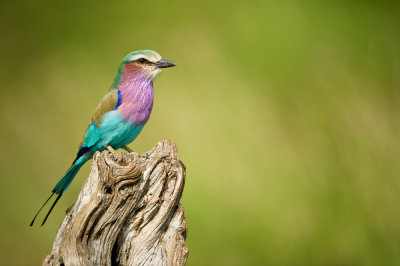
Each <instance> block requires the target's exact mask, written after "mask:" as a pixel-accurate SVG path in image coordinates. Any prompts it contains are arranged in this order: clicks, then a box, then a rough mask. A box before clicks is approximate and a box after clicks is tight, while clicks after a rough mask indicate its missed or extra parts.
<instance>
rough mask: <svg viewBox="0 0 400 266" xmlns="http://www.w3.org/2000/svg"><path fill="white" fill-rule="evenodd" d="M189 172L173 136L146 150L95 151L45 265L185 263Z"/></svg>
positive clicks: (186, 254) (186, 253)
mask: <svg viewBox="0 0 400 266" xmlns="http://www.w3.org/2000/svg"><path fill="white" fill-rule="evenodd" d="M185 171H186V170H185V166H184V164H183V163H182V162H181V160H180V159H179V157H178V153H177V149H176V146H175V144H173V143H172V142H171V141H169V140H163V141H160V142H159V143H158V144H157V145H156V146H155V147H154V148H153V149H152V150H151V151H149V152H147V153H146V154H145V155H139V154H135V153H129V154H128V153H117V154H116V156H114V155H113V154H112V153H110V152H109V151H108V150H105V151H103V152H101V153H100V152H97V153H95V154H94V156H93V163H92V170H91V173H90V175H89V177H88V178H87V180H86V182H85V184H84V186H83V188H82V190H81V192H80V194H79V197H78V200H77V202H76V203H75V204H74V205H73V206H71V207H70V208H69V209H68V210H67V215H66V217H65V219H64V221H63V222H62V224H61V226H60V228H59V230H58V233H57V236H56V240H55V241H54V245H53V250H52V252H51V254H49V255H48V256H47V257H46V258H45V260H44V262H43V265H184V264H185V263H186V259H187V256H188V249H187V247H186V243H185V240H186V232H187V227H186V220H185V217H184V210H183V207H182V205H180V203H179V200H180V198H181V196H182V192H183V187H184V183H185V173H186V172H185Z"/></svg>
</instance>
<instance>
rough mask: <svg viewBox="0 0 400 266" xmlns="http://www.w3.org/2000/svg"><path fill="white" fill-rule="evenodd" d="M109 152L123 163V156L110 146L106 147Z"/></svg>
mask: <svg viewBox="0 0 400 266" xmlns="http://www.w3.org/2000/svg"><path fill="white" fill-rule="evenodd" d="M106 148H107V150H108V151H109V152H111V154H112V155H113V156H114V158H115V160H116V161H121V160H122V156H121V154H120V153H118V152H117V151H116V150H114V149H113V147H111V146H110V145H107V146H106Z"/></svg>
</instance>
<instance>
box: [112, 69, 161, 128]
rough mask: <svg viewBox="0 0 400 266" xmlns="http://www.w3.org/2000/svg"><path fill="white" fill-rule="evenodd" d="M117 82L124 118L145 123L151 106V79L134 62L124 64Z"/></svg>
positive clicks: (152, 94) (136, 122)
mask: <svg viewBox="0 0 400 266" xmlns="http://www.w3.org/2000/svg"><path fill="white" fill-rule="evenodd" d="M122 71H123V73H122V75H121V77H120V79H119V82H118V89H119V90H120V91H121V96H122V104H121V106H120V108H119V109H120V110H121V112H122V115H123V116H124V118H125V119H127V120H129V121H130V122H132V123H135V124H145V123H146V122H147V120H148V119H149V117H150V113H151V110H152V107H153V97H154V92H153V81H152V80H151V79H150V78H149V76H148V74H147V73H146V71H145V70H144V69H143V68H142V67H140V66H137V65H135V64H125V66H124V68H123V70H122Z"/></svg>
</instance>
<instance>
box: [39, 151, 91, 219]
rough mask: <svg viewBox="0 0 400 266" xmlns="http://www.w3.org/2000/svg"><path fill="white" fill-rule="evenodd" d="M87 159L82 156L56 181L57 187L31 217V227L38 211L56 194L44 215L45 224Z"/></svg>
mask: <svg viewBox="0 0 400 266" xmlns="http://www.w3.org/2000/svg"><path fill="white" fill-rule="evenodd" d="M88 159H89V158H88V157H87V156H85V155H83V156H81V157H80V158H79V159H77V160H76V161H75V162H74V163H73V164H72V165H71V167H70V168H69V169H68V171H67V172H66V173H65V175H64V176H63V177H62V178H61V179H60V181H58V183H57V185H56V186H55V187H54V188H53V190H52V193H51V195H50V197H49V198H48V199H47V200H46V201H45V203H44V204H43V205H42V207H40V209H39V211H38V212H37V213H36V215H35V217H33V220H32V222H31V226H32V225H33V223H34V222H35V219H36V217H37V216H38V214H39V213H40V211H41V210H42V209H43V207H44V206H45V205H46V203H47V202H48V201H49V200H50V199H51V198H52V197H53V195H54V194H57V195H58V196H57V198H56V200H55V201H54V203H53V205H51V207H50V210H49V211H48V213H47V214H46V217H45V218H44V220H43V222H42V225H43V224H44V223H45V222H46V220H47V218H48V217H49V215H50V213H51V211H52V210H53V208H54V206H55V205H56V204H57V202H58V200H59V199H60V198H61V196H62V195H63V193H64V192H65V191H66V190H67V189H68V187H69V185H70V184H71V182H72V180H73V179H74V177H75V175H76V174H77V173H78V171H79V169H81V167H82V165H84V164H85V163H86V161H87V160H88Z"/></svg>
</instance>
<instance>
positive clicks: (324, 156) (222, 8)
mask: <svg viewBox="0 0 400 266" xmlns="http://www.w3.org/2000/svg"><path fill="white" fill-rule="evenodd" d="M0 7H1V8H0V29H1V36H2V38H1V42H0V48H1V49H0V50H1V51H0V56H1V69H0V88H1V89H0V125H1V126H0V127H1V130H0V138H1V140H0V144H1V153H0V167H1V178H0V187H1V193H0V204H1V205H0V208H1V213H2V214H1V219H0V228H1V229H0V230H1V242H0V257H1V259H0V260H1V262H0V264H2V265H38V264H41V262H42V260H43V258H44V257H45V255H46V254H48V253H49V252H50V250H51V247H52V244H53V241H54V238H55V234H56V231H57V229H58V227H59V225H60V223H61V221H62V219H63V218H64V212H65V210H66V208H67V207H69V206H70V205H71V204H72V203H73V202H74V201H75V200H76V198H77V195H78V193H79V190H80V188H81V186H82V184H83V181H84V179H85V178H86V176H87V175H88V173H89V170H90V163H89V164H87V165H86V166H85V167H84V168H83V169H82V171H81V172H80V173H79V174H78V176H77V178H76V180H75V181H74V182H73V183H72V185H71V187H70V189H69V191H68V192H67V193H66V194H65V196H64V197H63V198H62V200H61V201H60V203H59V204H58V206H57V208H56V209H55V211H54V212H53V214H52V216H50V218H49V220H48V222H47V224H46V226H44V227H42V228H41V227H40V226H35V227H33V228H30V227H29V222H30V220H31V218H32V216H33V215H34V213H35V212H36V210H37V208H38V207H39V206H40V205H41V204H42V202H43V201H44V200H45V199H46V197H47V196H48V195H49V192H50V190H51V189H52V187H53V186H54V185H55V183H56V181H58V179H59V178H60V177H61V176H62V175H63V174H64V172H65V171H66V169H67V167H68V166H69V164H70V163H71V161H72V159H73V158H74V156H75V153H76V149H77V146H78V143H79V142H80V140H81V137H82V135H83V132H84V130H85V129H86V126H87V123H88V122H89V119H90V117H91V114H92V111H93V110H94V108H95V107H96V106H97V103H98V101H99V100H100V99H101V98H102V96H103V95H104V94H105V93H106V92H107V90H108V88H109V86H110V85H111V82H112V79H113V76H114V74H115V73H116V70H117V67H118V64H119V62H120V60H121V58H122V57H123V56H125V54H126V53H128V52H129V51H132V50H139V49H154V50H156V51H157V52H159V53H160V54H161V55H162V56H163V57H164V58H166V59H169V60H172V61H174V62H176V63H177V65H178V66H177V67H176V68H173V69H168V70H166V71H164V72H163V73H162V75H161V76H160V77H159V78H158V79H157V80H156V81H155V103H154V104H155V105H154V109H153V113H152V116H151V119H150V120H149V123H148V124H147V126H146V127H145V128H144V130H143V132H142V134H141V135H140V136H139V137H138V139H137V140H136V141H135V142H134V143H133V144H131V145H130V147H131V148H133V149H135V150H136V151H138V152H140V153H142V152H145V151H147V150H149V149H151V148H152V147H153V146H154V145H155V144H156V143H157V141H158V140H160V139H164V138H169V139H171V140H173V141H174V142H175V143H176V144H177V145H178V148H179V153H180V157H181V159H182V160H183V161H184V163H185V164H186V166H187V179H186V187H185V191H184V195H183V198H182V202H183V205H184V207H185V210H186V212H185V213H186V218H187V222H188V228H189V231H188V239H187V244H188V247H189V250H190V255H189V259H188V265H400V212H399V204H400V164H399V159H400V143H399V139H400V109H399V107H400V105H399V104H400V75H399V74H400V49H399V48H400V4H399V2H397V4H396V3H395V2H394V1H393V2H392V1H332V2H331V1H237V2H235V1H210V0H204V1H199V2H197V3H196V2H189V1H159V2H154V1H153V2H151V3H146V2H145V1H140V2H134V1H115V2H114V3H112V2H110V1H96V2H95V1H77V0H73V1H47V2H44V1H41V2H40V1H39V2H38V1H18V0H17V1H2V2H1V4H0ZM42 218H43V216H41V217H40V218H39V219H40V220H41V219H42Z"/></svg>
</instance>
